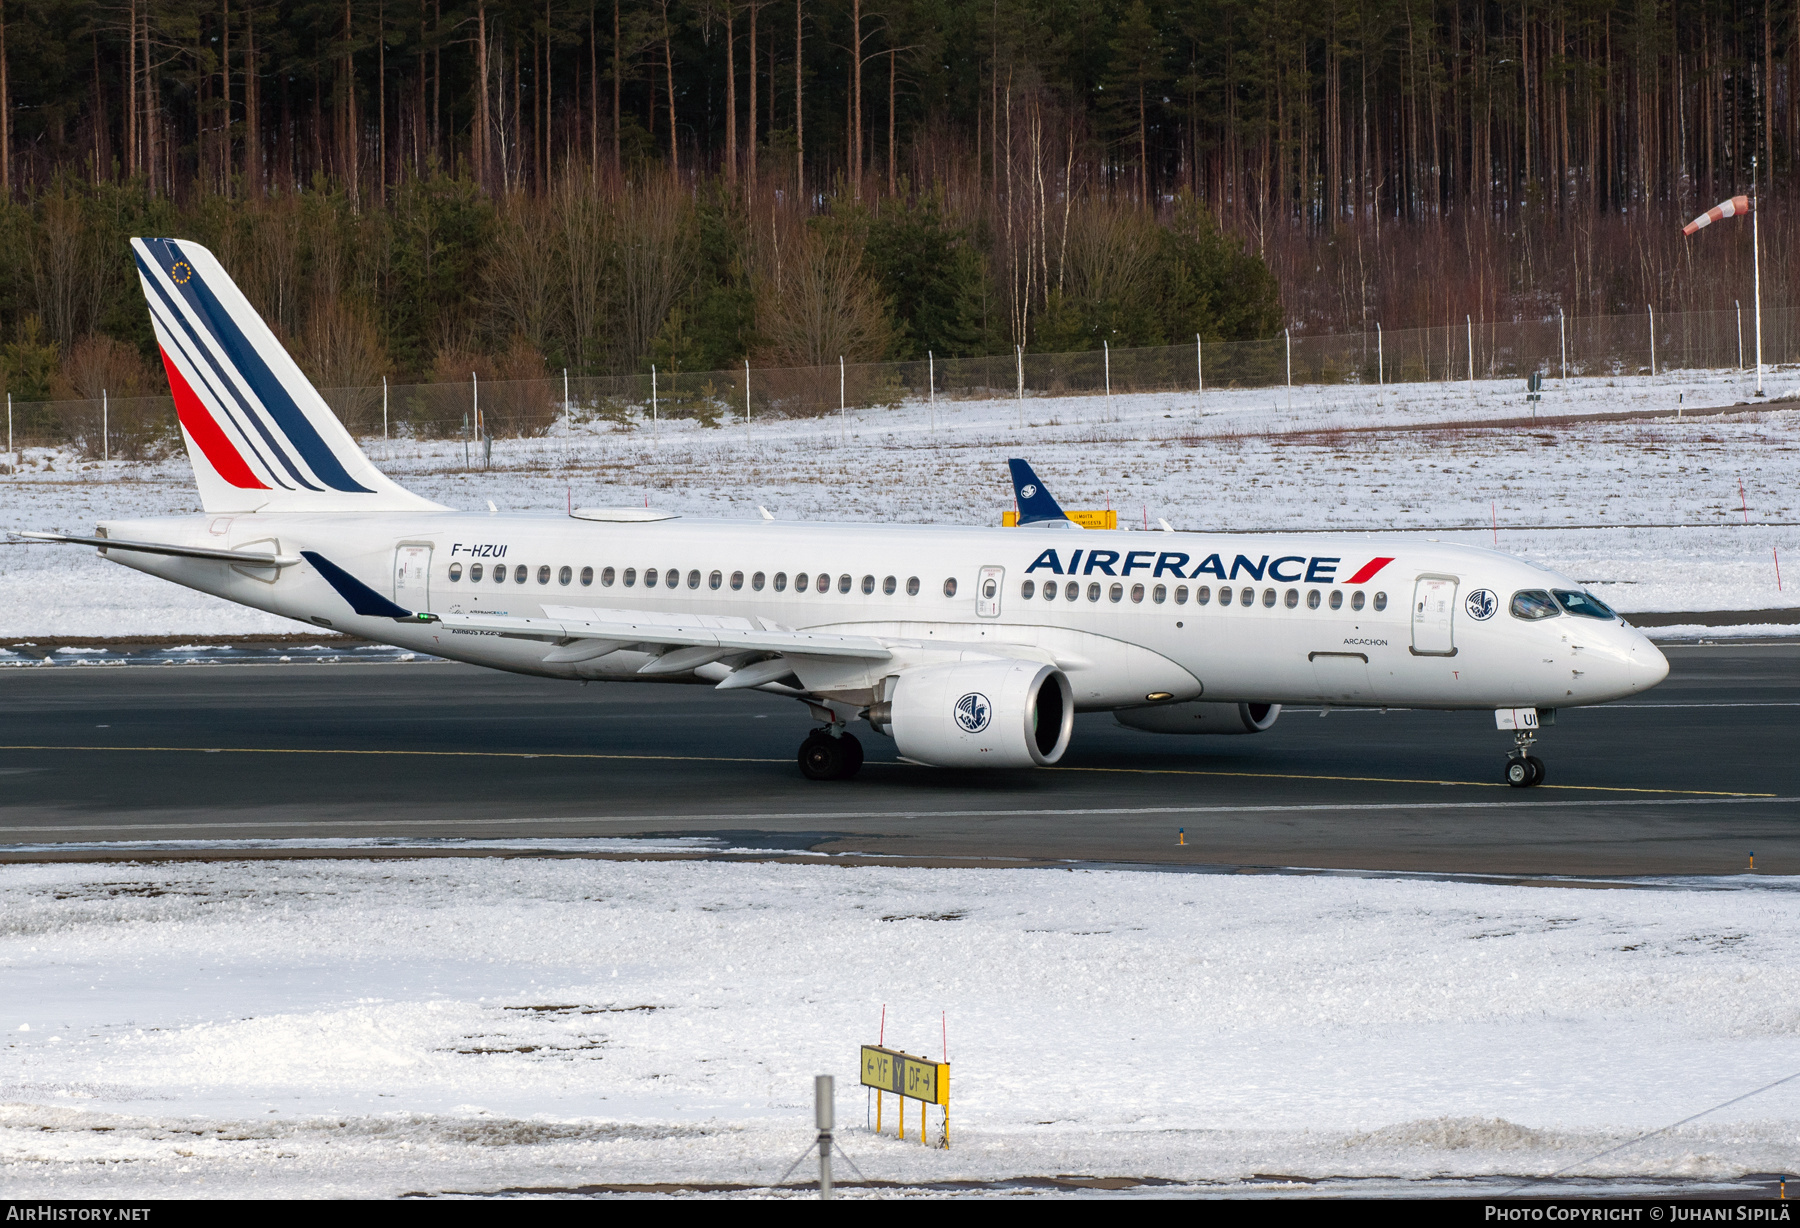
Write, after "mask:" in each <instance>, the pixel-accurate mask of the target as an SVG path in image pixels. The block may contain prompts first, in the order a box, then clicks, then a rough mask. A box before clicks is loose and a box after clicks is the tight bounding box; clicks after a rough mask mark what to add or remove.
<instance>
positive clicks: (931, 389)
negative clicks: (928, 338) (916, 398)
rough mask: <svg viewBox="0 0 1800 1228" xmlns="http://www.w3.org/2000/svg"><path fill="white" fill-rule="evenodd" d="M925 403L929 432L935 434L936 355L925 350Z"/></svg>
mask: <svg viewBox="0 0 1800 1228" xmlns="http://www.w3.org/2000/svg"><path fill="white" fill-rule="evenodd" d="M925 405H926V413H928V414H929V415H930V416H931V433H932V434H933V435H935V434H937V355H936V354H933V353H932V352H931V351H930V350H926V351H925Z"/></svg>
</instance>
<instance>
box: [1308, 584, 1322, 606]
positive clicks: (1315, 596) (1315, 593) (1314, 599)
mask: <svg viewBox="0 0 1800 1228" xmlns="http://www.w3.org/2000/svg"><path fill="white" fill-rule="evenodd" d="M1319 600H1320V598H1319V590H1318V589H1316V588H1315V589H1312V590H1311V591H1309V592H1308V593H1307V594H1306V608H1307V609H1309V610H1316V609H1318V608H1319Z"/></svg>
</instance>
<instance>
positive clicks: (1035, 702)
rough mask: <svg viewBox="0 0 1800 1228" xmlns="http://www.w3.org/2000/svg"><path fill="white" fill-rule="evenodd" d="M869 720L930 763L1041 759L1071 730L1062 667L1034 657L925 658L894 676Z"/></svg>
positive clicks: (1061, 746) (904, 750) (1056, 750)
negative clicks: (938, 661)
mask: <svg viewBox="0 0 1800 1228" xmlns="http://www.w3.org/2000/svg"><path fill="white" fill-rule="evenodd" d="M869 719H870V723H871V724H873V725H874V726H875V728H876V729H877V730H878V731H880V732H882V733H886V734H889V735H890V736H891V737H892V738H893V739H894V744H895V746H896V747H897V748H898V749H899V751H900V754H901V755H902V756H904V757H905V758H907V759H911V760H912V761H914V762H915V763H926V764H930V765H932V766H933V767H1047V766H1048V765H1050V764H1052V763H1055V762H1056V761H1057V760H1058V759H1061V758H1062V756H1063V752H1064V751H1066V750H1067V749H1068V748H1069V735H1070V734H1071V733H1073V732H1074V730H1075V693H1074V691H1073V689H1072V688H1071V687H1070V686H1069V680H1068V678H1066V677H1065V676H1064V675H1063V672H1062V671H1061V670H1059V669H1057V668H1056V667H1054V666H1051V665H1040V664H1038V663H1037V662H1035V661H977V662H965V663H962V664H957V665H927V666H922V667H920V668H918V669H909V670H905V671H903V672H902V673H900V674H898V675H896V676H895V677H894V680H893V690H892V694H891V696H890V698H889V699H888V701H887V702H886V703H884V704H877V705H875V707H873V708H871V709H870V711H869Z"/></svg>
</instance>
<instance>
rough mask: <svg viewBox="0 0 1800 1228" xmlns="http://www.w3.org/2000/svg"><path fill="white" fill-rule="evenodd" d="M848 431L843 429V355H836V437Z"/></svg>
mask: <svg viewBox="0 0 1800 1228" xmlns="http://www.w3.org/2000/svg"><path fill="white" fill-rule="evenodd" d="M847 435H848V432H847V431H846V430H845V429H844V356H843V355H842V354H839V355H838V438H839V439H844V438H846V437H847Z"/></svg>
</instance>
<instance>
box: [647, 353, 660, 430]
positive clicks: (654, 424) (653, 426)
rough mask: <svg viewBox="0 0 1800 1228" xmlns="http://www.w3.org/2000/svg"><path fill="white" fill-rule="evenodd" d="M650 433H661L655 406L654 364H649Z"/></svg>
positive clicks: (658, 415)
mask: <svg viewBox="0 0 1800 1228" xmlns="http://www.w3.org/2000/svg"><path fill="white" fill-rule="evenodd" d="M650 433H651V434H653V435H656V436H658V437H660V436H661V435H662V416H661V415H660V414H659V413H658V412H657V408H656V364H655V363H651V364H650Z"/></svg>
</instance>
